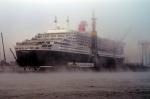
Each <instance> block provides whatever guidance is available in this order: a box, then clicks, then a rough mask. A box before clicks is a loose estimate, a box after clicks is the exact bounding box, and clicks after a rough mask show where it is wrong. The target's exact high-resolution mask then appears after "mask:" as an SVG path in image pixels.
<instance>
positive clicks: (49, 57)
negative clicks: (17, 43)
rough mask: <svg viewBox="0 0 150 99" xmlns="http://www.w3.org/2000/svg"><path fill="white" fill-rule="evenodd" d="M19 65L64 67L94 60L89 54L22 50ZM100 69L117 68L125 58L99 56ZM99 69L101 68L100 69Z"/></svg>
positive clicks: (18, 54)
mask: <svg viewBox="0 0 150 99" xmlns="http://www.w3.org/2000/svg"><path fill="white" fill-rule="evenodd" d="M16 55H17V63H18V65H19V66H22V67H40V66H63V65H67V64H68V62H73V63H75V62H81V63H91V62H94V61H93V58H92V57H91V56H90V55H88V54H78V53H69V52H61V51H50V50H20V51H16ZM97 58H98V63H99V66H100V67H104V68H115V67H116V65H121V64H123V61H124V58H118V59H115V60H114V58H112V57H106V56H98V57H97ZM98 68H99V67H98Z"/></svg>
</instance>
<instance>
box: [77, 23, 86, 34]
mask: <svg viewBox="0 0 150 99" xmlns="http://www.w3.org/2000/svg"><path fill="white" fill-rule="evenodd" d="M86 26H87V22H86V21H81V22H80V24H79V26H78V31H79V32H85V31H86Z"/></svg>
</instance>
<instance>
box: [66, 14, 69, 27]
mask: <svg viewBox="0 0 150 99" xmlns="http://www.w3.org/2000/svg"><path fill="white" fill-rule="evenodd" d="M66 23H67V28H68V29H69V16H67V20H66Z"/></svg>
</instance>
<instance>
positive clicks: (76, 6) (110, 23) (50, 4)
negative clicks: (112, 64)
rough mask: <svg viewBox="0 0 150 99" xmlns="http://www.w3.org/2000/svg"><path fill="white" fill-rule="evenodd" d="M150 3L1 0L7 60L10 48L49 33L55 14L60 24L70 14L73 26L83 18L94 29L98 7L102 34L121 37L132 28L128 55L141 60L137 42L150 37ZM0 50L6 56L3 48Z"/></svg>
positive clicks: (0, 20) (135, 0)
mask: <svg viewBox="0 0 150 99" xmlns="http://www.w3.org/2000/svg"><path fill="white" fill-rule="evenodd" d="M149 4H150V2H149V0H71V1H70V0H54V1H52V0H1V1H0V12H1V14H0V31H1V32H3V33H4V39H5V43H6V52H7V59H8V60H12V59H13V58H12V55H11V54H10V52H9V48H10V47H11V48H14V46H15V43H16V42H18V41H19V42H20V41H23V40H25V39H30V38H32V37H33V36H35V35H36V34H37V33H40V32H46V31H47V30H48V28H49V27H50V26H51V25H52V23H53V21H54V16H57V17H58V22H60V23H64V22H65V20H66V17H67V16H69V17H70V27H71V28H72V29H77V25H78V24H79V22H80V21H81V20H86V21H87V22H88V27H89V28H90V25H91V23H90V22H91V16H92V10H93V9H94V10H95V14H96V18H97V31H98V35H99V36H100V37H106V38H110V39H115V40H120V38H122V36H123V35H124V33H126V32H127V31H128V29H129V28H132V29H131V31H129V33H128V35H127V37H126V38H125V40H124V42H125V43H126V46H125V55H126V57H128V59H129V60H130V61H131V62H139V54H138V53H139V52H138V43H137V42H138V41H139V40H149V39H150V38H149V37H150V34H149V32H150V28H149V26H150V20H149V17H150V15H149V9H150V7H149ZM0 44H1V43H0ZM0 46H1V45H0ZM0 52H1V53H0V59H3V57H2V49H1V47H0Z"/></svg>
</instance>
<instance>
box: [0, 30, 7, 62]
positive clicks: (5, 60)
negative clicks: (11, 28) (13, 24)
mask: <svg viewBox="0 0 150 99" xmlns="http://www.w3.org/2000/svg"><path fill="white" fill-rule="evenodd" d="M1 38H2V47H3V55H4V62H5V63H6V55H5V46H4V39H3V34H2V32H1Z"/></svg>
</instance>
